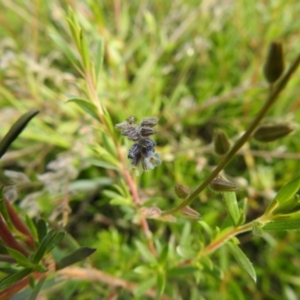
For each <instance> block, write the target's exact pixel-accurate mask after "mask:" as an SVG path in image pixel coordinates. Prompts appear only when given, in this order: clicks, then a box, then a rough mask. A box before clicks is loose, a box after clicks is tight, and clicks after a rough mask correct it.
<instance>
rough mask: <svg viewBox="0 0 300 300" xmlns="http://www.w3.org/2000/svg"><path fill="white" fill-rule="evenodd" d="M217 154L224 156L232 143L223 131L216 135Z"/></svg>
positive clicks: (217, 132)
mask: <svg viewBox="0 0 300 300" xmlns="http://www.w3.org/2000/svg"><path fill="white" fill-rule="evenodd" d="M214 147H215V152H216V153H217V154H219V155H224V154H226V153H227V152H228V150H229V149H230V142H229V139H228V138H227V135H226V134H225V133H224V132H223V131H220V130H218V131H216V132H215V134H214Z"/></svg>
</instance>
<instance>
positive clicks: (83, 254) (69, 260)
mask: <svg viewBox="0 0 300 300" xmlns="http://www.w3.org/2000/svg"><path fill="white" fill-rule="evenodd" d="M95 251H96V249H95V248H89V247H81V248H79V249H77V250H75V251H74V252H73V253H71V254H69V255H67V256H65V257H64V258H62V259H61V260H60V261H59V262H58V263H57V270H61V269H63V268H65V267H67V266H70V265H73V264H75V263H77V262H79V261H82V260H84V259H86V258H87V257H89V256H90V255H91V254H93V253H94V252H95Z"/></svg>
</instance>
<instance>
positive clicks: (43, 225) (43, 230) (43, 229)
mask: <svg viewBox="0 0 300 300" xmlns="http://www.w3.org/2000/svg"><path fill="white" fill-rule="evenodd" d="M36 229H37V233H38V237H39V241H40V243H41V242H42V240H43V239H44V237H45V236H46V234H47V229H48V226H47V222H46V221H45V220H44V219H39V220H38V222H37V224H36Z"/></svg>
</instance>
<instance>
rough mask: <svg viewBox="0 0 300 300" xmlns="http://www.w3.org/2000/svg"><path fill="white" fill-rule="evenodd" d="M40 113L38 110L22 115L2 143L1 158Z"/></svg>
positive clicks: (0, 144)
mask: <svg viewBox="0 0 300 300" xmlns="http://www.w3.org/2000/svg"><path fill="white" fill-rule="evenodd" d="M38 113H39V111H38V110H36V109H34V110H30V111H29V112H27V113H25V114H24V115H22V116H21V117H20V118H19V119H18V120H17V121H16V122H15V123H14V124H13V125H12V127H11V128H10V129H9V131H8V132H7V134H6V135H5V136H4V138H3V139H2V140H1V142H0V157H2V156H3V155H4V154H5V152H6V151H7V149H8V147H9V146H10V145H11V144H12V142H13V141H14V140H15V139H16V138H17V137H18V136H19V135H20V133H21V132H22V131H23V129H24V128H25V127H26V125H27V124H28V122H29V121H30V120H31V119H32V118H33V117H34V116H35V115H37V114H38Z"/></svg>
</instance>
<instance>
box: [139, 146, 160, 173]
mask: <svg viewBox="0 0 300 300" xmlns="http://www.w3.org/2000/svg"><path fill="white" fill-rule="evenodd" d="M160 164H161V160H160V156H159V154H158V153H154V152H153V151H149V153H148V156H147V157H145V158H144V160H143V161H142V166H143V169H144V170H145V171H147V170H153V169H154V168H155V167H157V166H159V165H160Z"/></svg>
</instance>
